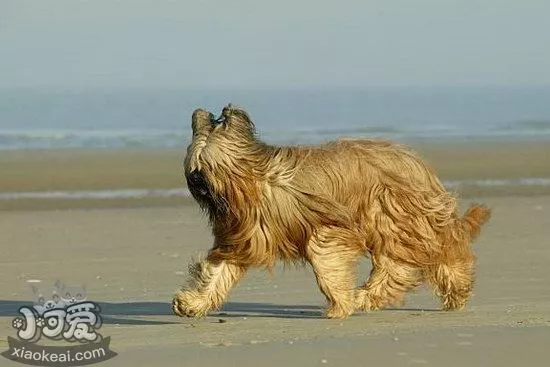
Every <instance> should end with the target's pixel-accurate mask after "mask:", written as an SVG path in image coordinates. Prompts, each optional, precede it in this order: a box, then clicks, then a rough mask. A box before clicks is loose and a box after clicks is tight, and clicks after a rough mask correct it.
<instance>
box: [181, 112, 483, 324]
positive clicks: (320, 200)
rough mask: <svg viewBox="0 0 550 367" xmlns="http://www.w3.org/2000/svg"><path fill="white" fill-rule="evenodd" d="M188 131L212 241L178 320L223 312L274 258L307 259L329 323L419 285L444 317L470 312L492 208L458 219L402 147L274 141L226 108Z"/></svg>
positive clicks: (192, 183)
mask: <svg viewBox="0 0 550 367" xmlns="http://www.w3.org/2000/svg"><path fill="white" fill-rule="evenodd" d="M192 128H193V140H192V142H191V144H190V145H189V147H188V149H187V157H186V159H185V177H186V179H187V184H188V187H189V190H190V191H191V194H192V195H193V197H194V198H195V199H196V201H197V202H198V203H199V204H200V206H201V207H202V208H203V209H204V210H205V211H206V212H207V213H208V216H209V219H210V223H211V226H212V229H213V234H214V244H213V247H212V248H211V249H210V251H209V253H208V255H207V257H206V259H204V260H202V261H200V262H198V263H196V264H192V265H190V267H189V270H190V275H191V279H190V281H189V284H188V285H187V286H185V287H183V288H182V290H181V291H179V292H178V293H177V294H176V295H175V297H174V300H173V303H172V308H173V311H174V312H175V313H176V314H177V315H180V316H194V317H200V316H204V315H206V314H207V313H208V311H210V310H213V309H218V308H219V307H220V306H221V305H222V304H223V302H224V301H225V299H226V298H227V296H228V293H229V291H230V290H231V288H232V287H233V286H234V285H235V284H236V283H237V282H238V281H239V279H240V278H241V277H242V276H243V274H244V273H245V272H246V271H247V269H248V268H250V267H254V266H256V267H257V266H260V267H267V268H271V267H272V266H273V265H274V263H275V262H276V261H277V260H283V261H287V262H303V263H305V262H308V263H309V264H311V266H312V267H313V271H314V273H315V277H316V279H317V284H318V285H319V288H320V289H321V292H323V294H324V295H325V296H326V298H327V302H328V305H327V308H326V311H325V315H326V317H329V318H342V317H347V316H349V315H351V314H352V313H353V312H354V311H368V310H375V309H379V308H382V307H385V306H389V305H396V304H399V303H400V301H401V300H402V297H403V295H404V293H405V292H406V291H409V290H411V289H413V288H414V287H416V286H418V285H420V284H421V283H423V282H424V281H427V282H429V283H430V284H432V285H433V287H434V288H435V292H436V294H437V295H438V296H439V297H440V298H441V301H442V303H443V308H444V309H445V310H455V309H461V308H463V307H464V306H465V304H466V302H467V301H468V298H469V297H470V295H471V292H472V285H473V281H474V270H475V256H474V254H473V252H472V249H471V247H470V244H471V242H472V240H474V239H475V237H476V236H477V235H478V234H479V231H480V227H481V225H482V224H483V223H484V222H486V221H487V219H488V218H489V216H490V211H489V209H487V208H486V207H485V206H481V205H473V206H471V207H470V208H469V209H468V210H467V211H466V213H465V215H464V216H463V217H460V216H459V213H458V210H457V200H456V198H455V197H454V196H453V195H451V194H450V193H449V192H447V191H446V190H445V188H444V187H443V185H442V184H441V182H440V181H439V179H438V178H437V177H436V176H435V174H434V173H433V171H432V170H431V169H430V168H429V167H428V166H427V165H426V164H425V163H424V162H423V161H422V160H421V159H420V158H418V157H417V156H416V155H415V154H414V153H413V152H411V151H410V150H408V149H407V148H405V147H403V146H400V145H396V144H392V143H390V142H385V141H372V140H359V139H357V140H339V141H336V142H332V143H329V144H326V145H321V146H311V147H278V146H271V145H267V144H265V143H263V142H261V141H260V140H259V139H257V138H256V136H255V128H254V124H253V123H252V121H251V119H250V118H249V116H248V114H247V113H246V112H245V111H243V110H242V109H238V108H235V107H233V106H231V105H229V106H227V107H225V108H224V109H223V112H222V115H221V117H220V118H219V119H215V118H214V115H213V114H212V113H210V112H208V111H204V110H201V109H198V110H196V111H194V112H193V116H192ZM368 255H370V257H371V259H372V271H371V274H370V277H369V278H368V280H367V281H366V282H365V283H364V284H363V285H361V286H360V287H359V288H356V268H357V261H358V260H359V259H360V258H361V257H363V256H368Z"/></svg>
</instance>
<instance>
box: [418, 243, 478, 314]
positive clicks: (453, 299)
mask: <svg viewBox="0 0 550 367" xmlns="http://www.w3.org/2000/svg"><path fill="white" fill-rule="evenodd" d="M474 273H475V256H474V254H473V253H472V252H469V253H467V254H463V255H462V256H461V257H460V258H458V259H455V260H454V261H447V262H445V263H443V264H438V265H434V266H431V267H429V268H428V269H427V271H426V276H427V278H428V280H429V281H430V283H432V284H433V286H434V289H435V293H436V294H437V295H438V296H439V297H440V299H441V303H443V309H444V310H446V311H450V310H460V309H463V308H464V306H466V303H467V302H468V300H469V299H470V296H471V294H472V288H473V285H474V275H475V274H474Z"/></svg>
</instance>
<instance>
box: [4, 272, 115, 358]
mask: <svg viewBox="0 0 550 367" xmlns="http://www.w3.org/2000/svg"><path fill="white" fill-rule="evenodd" d="M31 289H32V291H33V294H34V295H35V302H34V305H32V306H23V307H20V308H19V314H20V315H21V316H18V317H16V318H15V319H13V321H12V327H13V328H14V329H16V330H17V338H18V339H15V338H12V337H8V345H9V349H8V350H7V351H5V352H3V353H2V356H4V357H6V358H8V359H10V360H12V361H16V362H20V363H24V364H28V365H34V366H53V365H55V366H84V365H88V364H93V363H98V362H102V361H105V360H108V359H110V358H113V357H114V356H116V355H117V354H116V353H115V352H113V351H112V350H110V349H109V343H110V338H109V337H107V338H104V337H103V336H102V335H101V334H100V333H99V332H98V329H99V328H100V327H101V322H102V319H101V316H100V313H101V308H100V307H99V305H98V304H96V303H94V302H92V301H89V300H87V298H86V293H85V287H83V286H81V287H74V286H67V285H66V284H64V283H62V282H60V281H57V282H56V283H55V285H54V287H53V289H52V290H51V292H47V291H46V292H43V291H42V290H41V289H39V287H38V286H36V285H34V284H33V285H32V286H31ZM43 336H44V337H46V338H47V339H50V340H52V341H65V342H69V343H71V344H74V343H78V344H77V345H64V346H53V345H42V344H40V345H38V344H36V342H37V341H38V340H40V339H41V338H42V337H43Z"/></svg>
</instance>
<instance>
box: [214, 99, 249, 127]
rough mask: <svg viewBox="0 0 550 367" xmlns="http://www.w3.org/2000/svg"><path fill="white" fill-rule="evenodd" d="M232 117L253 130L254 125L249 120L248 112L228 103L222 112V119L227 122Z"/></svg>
mask: <svg viewBox="0 0 550 367" xmlns="http://www.w3.org/2000/svg"><path fill="white" fill-rule="evenodd" d="M232 116H235V117H237V118H238V119H240V120H242V121H244V122H245V124H248V125H249V126H250V127H252V128H254V127H255V126H254V123H253V122H252V119H251V118H250V115H249V114H248V112H246V111H245V110H243V109H242V108H239V107H235V106H234V105H233V104H231V103H229V104H228V105H227V106H225V107H224V108H223V110H222V117H223V118H224V120H226V121H227V120H229V119H230V118H231V117H232Z"/></svg>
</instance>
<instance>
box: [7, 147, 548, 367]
mask: <svg viewBox="0 0 550 367" xmlns="http://www.w3.org/2000/svg"><path fill="white" fill-rule="evenodd" d="M416 148H417V149H418V150H419V151H420V152H421V153H422V155H423V156H424V157H426V159H427V160H428V161H430V162H431V163H432V164H433V165H434V167H435V168H436V170H437V171H438V172H440V174H441V177H442V178H443V179H444V180H449V181H452V180H483V179H510V180H514V179H520V178H550V168H549V163H548V162H550V144H549V143H548V142H544V141H539V142H508V143H507V142H501V143H491V144H485V145H484V144H477V145H476V144H458V143H456V144H439V145H438V144H431V145H426V144H424V145H418V146H416ZM182 159H183V150H121V151H116V150H105V151H87V150H77V151H67V150H65V151H64V150H57V151H13V152H1V153H0V174H1V179H0V192H35V191H54V190H101V189H103V190H110V189H126V188H146V189H157V188H158V189H170V188H175V187H184V184H183V177H182V172H181V161H182ZM457 191H458V193H459V194H460V195H461V204H462V205H463V206H466V205H467V204H468V203H469V202H472V201H477V202H484V203H486V204H488V205H489V206H490V207H492V208H493V218H492V219H491V221H490V223H489V224H488V225H487V226H486V227H485V229H484V231H483V233H482V236H481V237H480V239H479V240H478V241H477V242H476V243H475V244H474V246H475V249H476V253H477V255H478V258H479V262H478V271H477V283H476V287H475V291H474V296H473V298H472V300H471V302H470V303H469V305H468V306H467V308H466V309H465V310H464V311H459V312H442V311H440V306H439V304H438V303H437V302H436V300H435V298H434V297H433V295H432V294H431V291H430V290H428V289H427V288H426V287H421V288H419V289H418V290H417V291H416V292H414V293H413V294H410V295H409V296H408V297H407V301H406V303H405V305H404V306H403V307H401V308H397V309H390V310H382V311H377V312H372V313H369V314H364V313H357V314H355V315H353V316H352V317H351V318H349V319H346V320H326V319H323V318H321V313H322V306H323V303H324V299H323V296H322V295H321V293H320V292H319V290H318V288H317V286H316V284H315V280H314V277H313V274H312V271H311V269H310V268H295V267H292V266H287V267H286V269H285V268H284V267H283V266H280V267H278V268H277V269H276V271H275V272H274V273H273V274H270V273H267V272H265V271H262V270H254V271H251V272H250V273H249V274H247V276H246V277H245V279H243V281H242V282H241V283H240V284H239V285H238V286H237V287H236V288H235V289H234V291H233V292H232V294H231V296H230V299H229V300H228V303H227V304H226V305H225V306H224V308H223V309H222V310H220V311H219V312H215V313H212V314H211V315H210V316H208V317H206V318H204V319H200V320H194V319H182V318H179V317H176V316H174V315H173V314H172V313H171V310H170V305H169V302H170V301H171V298H172V295H173V294H174V292H175V291H176V289H177V288H178V287H179V285H181V284H183V283H184V281H185V277H186V269H187V264H188V263H189V261H190V259H191V258H193V257H197V256H200V254H201V253H205V252H206V250H207V249H208V248H209V246H210V244H211V241H212V238H211V234H210V231H209V229H208V227H207V222H206V218H205V217H204V215H203V214H202V213H201V212H200V210H199V208H198V206H197V205H196V204H195V203H194V202H193V201H192V200H190V199H188V198H184V197H176V198H148V199H142V200H140V199H111V200H92V199H89V200H60V199H28V200H23V199H20V200H3V201H0V251H1V252H0V253H1V257H0V279H2V281H1V282H0V351H4V350H6V349H7V337H8V336H11V337H15V329H13V328H12V327H11V322H12V320H13V318H14V317H15V316H17V315H18V312H17V310H18V308H19V307H20V306H25V305H30V304H31V303H32V301H33V294H32V292H31V290H30V285H29V283H28V281H29V280H32V279H38V280H41V284H44V285H51V284H53V283H54V282H55V281H56V280H57V279H60V280H63V281H65V282H66V283H70V284H75V285H78V284H85V285H86V294H87V297H88V299H89V300H93V301H95V302H98V303H99V304H100V305H101V308H102V317H103V319H104V324H103V326H102V328H101V329H100V331H101V333H102V335H104V336H110V337H111V339H112V342H111V347H112V349H113V350H114V351H115V352H117V353H118V356H117V357H115V358H114V359H112V360H109V361H107V362H104V363H102V364H101V365H104V366H134V365H135V366H149V365H156V366H173V365H182V366H213V365H220V366H237V365H238V366H258V365H262V366H266V367H269V366H281V365H288V366H321V365H332V366H363V365H378V364H380V365H382V364H383V365H386V366H407V365H432V366H465V365H467V366H492V365H494V366H518V365H529V366H543V365H547V364H548V351H547V346H548V342H549V341H550V292H549V291H548V289H549V288H548V283H549V281H550V270H549V269H550V268H549V267H548V266H547V264H548V263H549V262H550V251H549V250H548V244H549V239H548V235H549V230H548V228H550V189H549V188H548V187H547V186H544V185H540V186H537V185H531V186H529V185H527V186H526V185H517V186H515V185H507V186H475V187H468V186H467V185H466V186H461V187H459V188H458V189H457ZM368 271H369V264H368V261H367V260H365V261H364V263H363V264H362V265H361V275H362V277H366V276H367V275H368ZM4 365H5V366H12V365H13V366H16V365H17V364H15V363H13V362H10V361H8V360H6V359H4V358H0V366H4Z"/></svg>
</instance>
